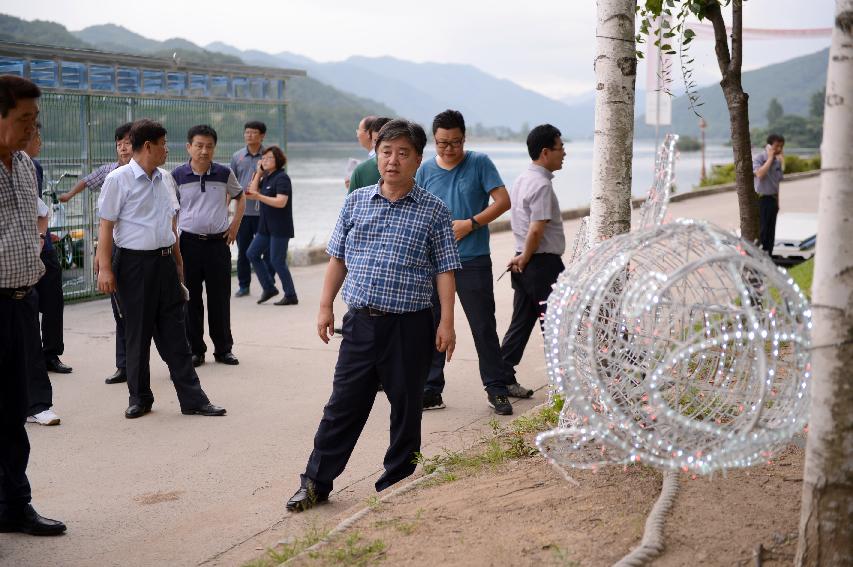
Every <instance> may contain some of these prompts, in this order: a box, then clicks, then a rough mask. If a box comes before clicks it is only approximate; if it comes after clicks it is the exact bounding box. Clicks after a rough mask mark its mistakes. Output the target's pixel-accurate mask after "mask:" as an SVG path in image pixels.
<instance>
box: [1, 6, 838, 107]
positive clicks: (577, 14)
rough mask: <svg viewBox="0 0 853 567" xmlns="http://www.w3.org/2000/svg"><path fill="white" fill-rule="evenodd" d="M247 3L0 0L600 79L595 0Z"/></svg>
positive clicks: (699, 56)
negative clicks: (594, 64)
mask: <svg viewBox="0 0 853 567" xmlns="http://www.w3.org/2000/svg"><path fill="white" fill-rule="evenodd" d="M250 5H251V4H250V3H248V2H236V1H234V0H229V1H227V2H226V1H223V0H207V1H205V0H196V1H192V2H184V1H181V0H177V1H176V0H144V1H141V2H140V1H134V2H116V1H115V0H112V1H97V0H73V1H68V0H26V1H22V0H0V12H2V13H6V14H11V15H14V16H18V17H21V18H24V19H27V20H33V19H42V20H51V21H55V22H58V23H61V24H63V25H64V26H65V27H67V28H68V29H70V30H79V29H82V28H84V27H86V26H91V25H95V24H104V23H114V24H119V25H122V26H124V27H126V28H128V29H130V30H132V31H134V32H137V33H139V34H142V35H144V36H146V37H150V38H153V39H160V40H163V39H168V38H171V37H183V38H185V39H188V40H190V41H193V42H194V43H197V44H199V45H206V44H208V43H211V42H213V41H222V42H225V43H228V44H231V45H233V46H235V47H238V48H240V49H260V50H263V51H268V52H272V53H277V52H280V51H290V52H294V53H298V54H301V55H305V56H308V57H311V58H312V59H316V60H319V61H334V60H341V59H346V58H347V57H349V56H351V55H367V56H380V55H391V56H394V57H398V58H401V59H408V60H413V61H435V62H442V63H445V62H452V63H469V64H472V65H475V66H477V67H479V68H480V69H482V70H484V71H487V72H489V73H491V74H493V75H496V76H498V77H502V78H506V79H510V80H512V81H515V82H517V83H520V84H522V85H524V86H526V87H528V88H530V89H533V90H536V91H539V92H541V93H543V94H546V95H548V96H552V97H555V98H559V97H562V96H566V95H576V94H579V93H583V92H586V91H590V90H592V88H593V84H594V74H593V69H592V60H593V56H594V52H595V11H596V8H595V2H594V0H551V1H549V2H532V3H528V2H523V3H522V2H516V1H509V0H503V1H496V0H434V1H431V2H412V1H408V2H407V1H402V2H396V3H382V2H354V1H352V0H349V1H346V0H327V1H325V2H318V1H317V0H283V1H281V2H263V3H257V4H256V6H257V7H256V8H254V9H252V8H248V6H250ZM745 6H746V8H745V24H744V25H745V27H755V28H777V29H778V28H781V29H790V28H818V27H831V25H832V21H833V12H834V2H833V1H832V0H808V1H806V0H748V1H747V2H746V3H745ZM828 45H829V39H811V40H785V41H766V40H765V41H751V42H749V43H748V44H747V46H746V49H745V53H744V68H745V69H753V68H757V67H761V66H763V65H766V64H768V63H773V62H777V61H783V60H785V59H790V58H791V57H795V56H797V55H804V54H807V53H812V52H814V51H818V50H820V49H822V48H824V47H826V46H828ZM693 55H694V56H695V58H696V65H697V68H696V78H697V82H698V83H699V84H707V83H710V82H715V81H718V80H719V71H718V70H717V67H716V60H715V59H714V55H713V44H712V42H710V41H700V42H696V43H695V44H694V48H693ZM642 73H643V71H642V69H641V70H640V73H638V78H642V77H644V75H643V74H642ZM638 86H641V85H640V84H639V81H638ZM675 90H677V88H676V89H675Z"/></svg>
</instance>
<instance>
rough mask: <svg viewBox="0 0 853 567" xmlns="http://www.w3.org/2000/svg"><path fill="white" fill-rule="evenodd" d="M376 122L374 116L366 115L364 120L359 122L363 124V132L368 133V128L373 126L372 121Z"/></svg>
mask: <svg viewBox="0 0 853 567" xmlns="http://www.w3.org/2000/svg"><path fill="white" fill-rule="evenodd" d="M374 120H376V115H375V114H368V115H367V116H365V117H364V118H362V119H361V122H364V131H365V132H368V133H370V128H371V127H372V126H373V121H374Z"/></svg>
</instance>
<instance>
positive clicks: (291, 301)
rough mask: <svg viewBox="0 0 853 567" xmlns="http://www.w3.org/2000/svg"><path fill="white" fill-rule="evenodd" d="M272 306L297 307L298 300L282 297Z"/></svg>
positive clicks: (296, 298)
mask: <svg viewBox="0 0 853 567" xmlns="http://www.w3.org/2000/svg"><path fill="white" fill-rule="evenodd" d="M273 305H299V298H298V297H287V296H284V297H282V298H281V299H279V300H278V301H276V302H275V303H274V304H273Z"/></svg>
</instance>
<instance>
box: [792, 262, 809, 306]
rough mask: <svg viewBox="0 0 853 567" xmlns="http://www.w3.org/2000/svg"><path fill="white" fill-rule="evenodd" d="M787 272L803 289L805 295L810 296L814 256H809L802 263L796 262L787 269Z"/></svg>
mask: <svg viewBox="0 0 853 567" xmlns="http://www.w3.org/2000/svg"><path fill="white" fill-rule="evenodd" d="M788 273H789V274H790V275H791V277H792V278H794V281H795V282H796V284H797V285H798V286H800V289H801V290H802V291H803V293H804V294H805V296H806V297H808V298H809V299H811V298H812V279H813V277H814V257H811V258H809V259H808V260H806V261H805V262H803V263H802V264H797V265H796V266H793V267H791V268H789V269H788Z"/></svg>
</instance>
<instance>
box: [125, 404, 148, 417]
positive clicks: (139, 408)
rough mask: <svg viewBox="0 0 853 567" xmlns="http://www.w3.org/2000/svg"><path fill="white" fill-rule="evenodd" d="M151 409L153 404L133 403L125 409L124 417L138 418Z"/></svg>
mask: <svg viewBox="0 0 853 567" xmlns="http://www.w3.org/2000/svg"><path fill="white" fill-rule="evenodd" d="M150 411H151V404H133V405H132V406H130V407H129V408H127V409H126V410H125V411H124V417H126V418H127V419H136V418H137V417H142V416H143V415H145V414H146V413H148V412H150Z"/></svg>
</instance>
